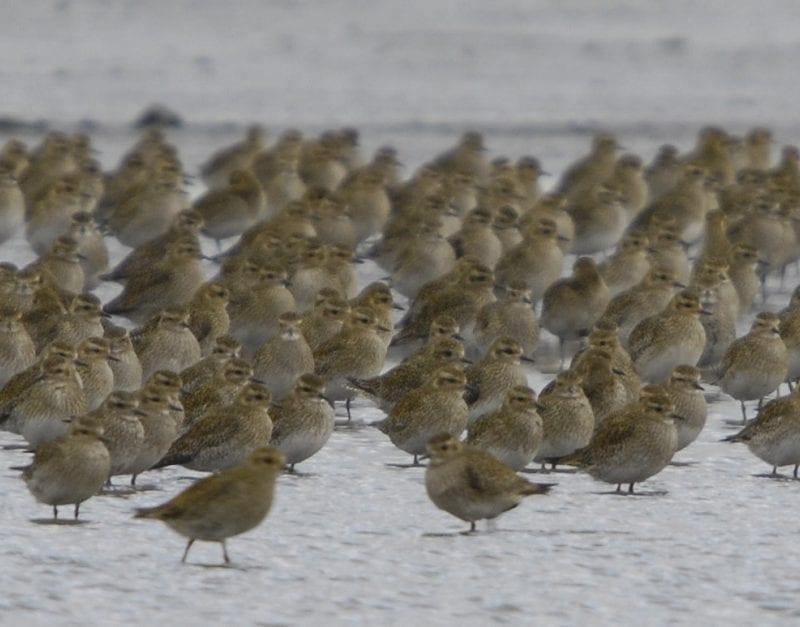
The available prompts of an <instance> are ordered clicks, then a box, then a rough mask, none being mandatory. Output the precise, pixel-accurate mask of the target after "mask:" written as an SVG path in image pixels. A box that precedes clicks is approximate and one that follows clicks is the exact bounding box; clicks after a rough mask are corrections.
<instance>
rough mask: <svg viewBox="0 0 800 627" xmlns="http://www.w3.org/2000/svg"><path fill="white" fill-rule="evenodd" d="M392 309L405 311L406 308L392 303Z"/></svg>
mask: <svg viewBox="0 0 800 627" xmlns="http://www.w3.org/2000/svg"><path fill="white" fill-rule="evenodd" d="M392 309H396V310H397V311H405V310H406V308H405V307H403V306H402V305H398V304H397V303H392Z"/></svg>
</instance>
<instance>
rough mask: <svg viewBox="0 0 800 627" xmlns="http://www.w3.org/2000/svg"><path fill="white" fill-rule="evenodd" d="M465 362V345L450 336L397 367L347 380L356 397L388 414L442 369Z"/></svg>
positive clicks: (432, 343) (428, 346)
mask: <svg viewBox="0 0 800 627" xmlns="http://www.w3.org/2000/svg"><path fill="white" fill-rule="evenodd" d="M461 363H466V360H465V359H464V344H463V343H462V342H461V340H457V339H455V338H453V337H447V336H444V337H437V338H434V339H433V340H431V341H429V342H428V344H426V346H425V350H424V351H423V352H422V353H421V354H416V355H411V356H409V357H407V358H406V359H405V360H403V361H402V362H401V363H399V364H398V365H397V366H395V367H394V368H392V369H391V370H388V371H387V372H384V373H383V374H380V375H378V376H377V377H372V378H371V379H357V378H355V377H348V379H347V381H348V383H349V384H350V385H352V386H353V387H354V388H355V389H356V391H357V392H358V393H359V394H362V395H363V396H366V397H367V398H368V399H370V400H371V401H372V402H374V403H375V404H376V405H377V406H378V407H379V408H380V409H381V410H383V411H385V412H388V411H389V410H390V409H391V408H392V407H393V406H394V404H395V403H396V402H397V401H399V400H400V399H401V398H403V397H404V396H405V395H406V394H408V393H409V392H410V391H411V390H413V389H415V388H418V387H420V386H422V385H424V384H425V383H427V382H428V381H429V380H430V377H431V375H432V374H433V373H434V372H435V371H436V370H437V369H439V368H441V367H442V366H447V365H450V364H461Z"/></svg>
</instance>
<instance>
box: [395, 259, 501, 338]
mask: <svg viewBox="0 0 800 627" xmlns="http://www.w3.org/2000/svg"><path fill="white" fill-rule="evenodd" d="M420 294H422V292H420ZM494 300H495V296H494V274H493V273H492V271H491V270H490V269H489V268H487V267H486V266H482V265H475V264H473V265H471V266H469V267H467V269H466V271H465V273H464V275H463V276H462V277H461V278H460V280H458V281H456V282H455V283H453V284H450V285H449V286H446V287H444V289H441V290H439V291H436V292H433V293H432V294H430V296H428V297H427V298H426V300H425V301H424V302H422V303H421V304H420V305H421V306H417V305H416V304H415V305H413V306H412V308H411V309H410V310H409V312H408V315H407V316H406V318H405V322H404V323H401V324H403V328H402V330H401V331H400V332H399V333H398V334H397V335H396V336H395V338H394V339H393V343H395V344H399V343H402V342H405V341H408V340H413V339H418V338H424V337H426V336H427V335H428V331H429V329H430V326H431V323H432V322H433V320H434V319H436V318H437V317H439V316H441V315H448V316H450V317H451V318H453V319H454V320H455V321H456V324H457V325H458V326H459V328H460V329H461V330H462V332H464V333H469V332H471V330H472V327H473V326H474V324H475V320H476V319H477V316H478V312H479V311H480V310H481V308H482V307H483V306H484V305H485V304H487V303H490V302H493V301H494ZM415 312H416V313H415Z"/></svg>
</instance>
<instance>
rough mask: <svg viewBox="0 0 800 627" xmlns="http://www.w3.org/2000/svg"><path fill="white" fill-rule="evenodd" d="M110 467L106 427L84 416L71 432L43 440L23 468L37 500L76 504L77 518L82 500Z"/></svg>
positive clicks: (99, 484)
mask: <svg viewBox="0 0 800 627" xmlns="http://www.w3.org/2000/svg"><path fill="white" fill-rule="evenodd" d="M110 469H111V457H110V455H109V454H108V449H107V448H106V446H105V444H103V428H102V427H101V426H100V425H98V424H97V423H96V422H95V421H94V420H93V419H91V418H88V417H85V416H84V417H82V418H79V419H78V420H76V421H75V422H73V423H72V425H71V426H70V429H69V432H68V433H67V434H66V435H63V436H60V437H58V438H56V439H55V440H51V441H50V442H48V443H46V444H43V445H42V446H40V447H39V448H38V449H37V450H36V453H35V455H34V456H33V462H32V463H31V464H30V465H29V466H27V467H26V468H24V469H23V471H22V479H23V480H24V481H25V484H26V485H27V486H28V490H30V492H31V494H33V496H34V497H35V498H36V500H37V501H39V502H41V503H45V504H47V505H52V506H53V520H56V519H58V506H59V505H69V504H72V503H74V504H75V520H78V510H79V509H80V506H81V503H83V502H84V501H85V500H86V499H88V498H90V497H92V496H94V495H95V494H97V493H98V492H99V491H100V488H102V487H103V483H105V481H106V479H108V474H109V472H110Z"/></svg>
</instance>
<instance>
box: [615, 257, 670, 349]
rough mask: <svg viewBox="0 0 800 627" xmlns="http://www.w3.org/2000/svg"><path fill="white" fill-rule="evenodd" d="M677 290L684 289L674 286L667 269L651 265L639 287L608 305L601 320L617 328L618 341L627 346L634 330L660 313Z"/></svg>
mask: <svg viewBox="0 0 800 627" xmlns="http://www.w3.org/2000/svg"><path fill="white" fill-rule="evenodd" d="M677 287H686V286H685V285H683V284H682V283H678V282H677V280H676V279H675V273H674V272H673V271H672V270H671V269H670V268H668V267H666V266H660V265H653V266H652V267H651V268H650V270H649V271H648V273H647V274H646V275H645V277H644V278H643V279H642V280H641V281H640V282H639V283H637V284H636V285H634V286H633V287H631V288H630V289H628V290H626V291H624V292H622V293H620V294H617V295H616V296H614V297H613V298H612V299H611V300H610V301H609V303H608V305H607V306H606V308H605V311H604V312H603V315H602V316H601V320H604V321H607V322H610V323H613V324H616V325H617V327H619V336H620V341H621V342H622V344H623V345H624V346H627V344H628V336H630V334H631V331H633V329H634V327H635V326H636V325H637V324H639V323H640V322H641V321H642V320H644V319H645V318H648V317H650V316H654V315H656V314H658V313H660V312H661V311H663V310H664V308H665V307H666V306H667V305H668V304H669V301H670V300H671V299H672V296H673V295H674V292H675V288H677Z"/></svg>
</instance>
